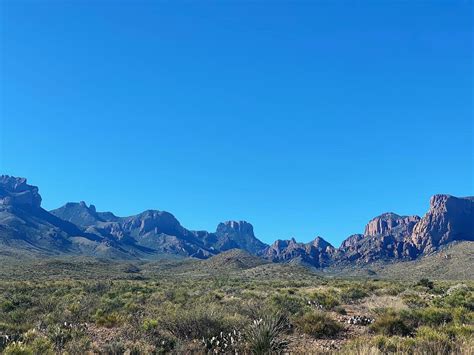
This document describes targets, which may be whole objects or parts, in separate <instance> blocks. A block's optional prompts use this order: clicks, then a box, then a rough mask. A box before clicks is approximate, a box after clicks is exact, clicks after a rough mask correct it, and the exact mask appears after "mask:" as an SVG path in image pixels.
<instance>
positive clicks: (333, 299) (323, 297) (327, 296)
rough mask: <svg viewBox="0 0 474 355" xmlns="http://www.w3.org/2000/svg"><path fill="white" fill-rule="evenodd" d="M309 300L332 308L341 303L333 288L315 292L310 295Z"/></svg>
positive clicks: (326, 307)
mask: <svg viewBox="0 0 474 355" xmlns="http://www.w3.org/2000/svg"><path fill="white" fill-rule="evenodd" d="M311 300H312V301H315V302H316V303H318V304H320V305H321V306H323V307H324V308H325V309H333V308H334V307H336V306H339V305H340V304H341V302H340V300H339V295H338V293H337V292H336V291H334V290H327V291H318V292H315V293H313V294H312V295H311Z"/></svg>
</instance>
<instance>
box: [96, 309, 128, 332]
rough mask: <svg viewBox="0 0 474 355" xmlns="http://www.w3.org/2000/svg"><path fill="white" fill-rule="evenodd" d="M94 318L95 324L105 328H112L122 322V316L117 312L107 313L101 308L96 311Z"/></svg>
mask: <svg viewBox="0 0 474 355" xmlns="http://www.w3.org/2000/svg"><path fill="white" fill-rule="evenodd" d="M94 318H95V323H96V324H97V325H100V326H103V327H107V328H112V327H115V326H116V325H118V324H120V323H122V318H121V317H120V315H119V314H118V313H117V312H111V313H108V312H107V311H105V310H103V309H101V308H99V309H98V310H97V311H96V313H95V315H94Z"/></svg>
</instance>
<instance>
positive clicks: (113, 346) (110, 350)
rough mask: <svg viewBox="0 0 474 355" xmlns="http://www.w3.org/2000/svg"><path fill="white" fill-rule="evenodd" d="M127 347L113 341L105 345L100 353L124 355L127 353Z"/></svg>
mask: <svg viewBox="0 0 474 355" xmlns="http://www.w3.org/2000/svg"><path fill="white" fill-rule="evenodd" d="M126 350H127V349H126V347H125V345H124V344H123V343H122V342H120V341H112V342H110V343H107V344H104V345H103V347H102V349H101V351H100V353H101V354H104V355H122V354H124V353H125V351H126Z"/></svg>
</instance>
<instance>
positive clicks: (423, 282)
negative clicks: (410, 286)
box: [416, 279, 434, 290]
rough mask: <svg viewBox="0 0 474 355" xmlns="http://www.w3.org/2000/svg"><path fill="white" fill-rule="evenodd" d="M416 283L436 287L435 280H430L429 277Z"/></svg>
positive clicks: (429, 287)
mask: <svg viewBox="0 0 474 355" xmlns="http://www.w3.org/2000/svg"><path fill="white" fill-rule="evenodd" d="M416 285H417V286H423V287H426V288H428V289H430V290H431V289H432V288H433V287H434V283H433V281H430V280H428V279H421V280H420V281H418V283H417V284H416Z"/></svg>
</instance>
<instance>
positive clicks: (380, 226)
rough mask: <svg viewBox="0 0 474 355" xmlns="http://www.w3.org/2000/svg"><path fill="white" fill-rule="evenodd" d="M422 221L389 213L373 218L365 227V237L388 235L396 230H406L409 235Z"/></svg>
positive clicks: (413, 217)
mask: <svg viewBox="0 0 474 355" xmlns="http://www.w3.org/2000/svg"><path fill="white" fill-rule="evenodd" d="M419 220H420V217H418V216H399V215H398V214H396V213H393V212H387V213H384V214H381V215H380V216H377V217H375V218H373V219H372V220H370V221H369V223H367V225H366V226H365V232H364V235H366V236H376V235H388V234H391V233H392V231H393V230H394V229H395V228H398V229H404V230H406V233H407V234H411V231H412V230H413V227H414V226H415V224H416V223H417V222H418V221H419Z"/></svg>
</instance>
